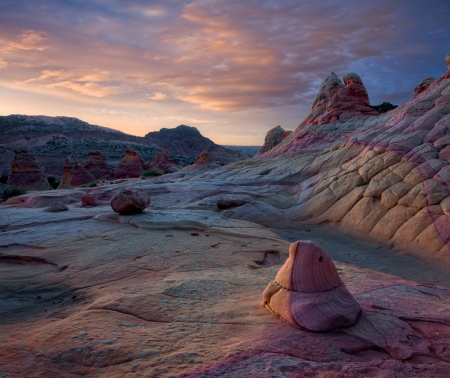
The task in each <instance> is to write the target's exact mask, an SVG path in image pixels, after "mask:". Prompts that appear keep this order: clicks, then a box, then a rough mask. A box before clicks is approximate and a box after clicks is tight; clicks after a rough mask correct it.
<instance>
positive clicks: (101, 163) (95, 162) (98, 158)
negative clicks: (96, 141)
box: [84, 150, 113, 180]
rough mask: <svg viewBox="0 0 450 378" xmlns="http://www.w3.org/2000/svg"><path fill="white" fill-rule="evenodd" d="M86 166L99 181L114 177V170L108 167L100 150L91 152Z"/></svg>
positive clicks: (85, 163)
mask: <svg viewBox="0 0 450 378" xmlns="http://www.w3.org/2000/svg"><path fill="white" fill-rule="evenodd" d="M84 166H85V168H86V169H87V170H88V171H89V173H91V174H92V175H93V176H94V177H95V178H96V179H97V180H98V179H100V178H110V177H112V173H113V170H112V169H111V168H110V166H109V165H108V162H107V161H106V157H105V155H104V154H103V153H102V152H101V151H99V150H96V151H90V152H89V154H88V158H87V159H86V160H85V161H84Z"/></svg>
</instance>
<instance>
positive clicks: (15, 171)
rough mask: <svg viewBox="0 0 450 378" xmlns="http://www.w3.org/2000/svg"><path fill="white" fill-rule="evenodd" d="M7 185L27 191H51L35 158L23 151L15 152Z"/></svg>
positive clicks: (17, 150)
mask: <svg viewBox="0 0 450 378" xmlns="http://www.w3.org/2000/svg"><path fill="white" fill-rule="evenodd" d="M7 184H8V185H11V186H19V187H21V188H23V189H27V190H48V189H51V188H50V184H49V183H48V181H47V179H46V177H45V176H44V173H43V172H42V169H41V168H40V167H39V165H38V163H37V162H36V159H35V158H34V156H33V155H32V154H29V153H28V151H27V150H23V149H16V150H14V159H13V160H12V162H11V168H10V171H9V176H8V182H7Z"/></svg>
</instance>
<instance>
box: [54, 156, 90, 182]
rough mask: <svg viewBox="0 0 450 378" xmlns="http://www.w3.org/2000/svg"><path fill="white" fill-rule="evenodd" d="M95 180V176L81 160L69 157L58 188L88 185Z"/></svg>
mask: <svg viewBox="0 0 450 378" xmlns="http://www.w3.org/2000/svg"><path fill="white" fill-rule="evenodd" d="M94 181H95V176H94V175H93V174H92V173H90V172H88V170H87V169H86V167H85V166H84V165H83V164H82V163H80V162H79V161H77V160H75V159H72V158H67V159H66V161H65V162H64V169H63V173H62V177H61V182H60V184H59V186H58V189H68V188H73V187H77V186H81V185H87V184H90V183H92V182H94Z"/></svg>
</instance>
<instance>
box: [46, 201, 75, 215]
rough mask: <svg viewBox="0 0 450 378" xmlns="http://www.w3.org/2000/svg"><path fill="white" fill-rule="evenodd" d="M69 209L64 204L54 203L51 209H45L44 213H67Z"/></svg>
mask: <svg viewBox="0 0 450 378" xmlns="http://www.w3.org/2000/svg"><path fill="white" fill-rule="evenodd" d="M67 210H69V207H68V206H67V205H64V204H63V203H62V202H52V203H51V204H50V206H49V207H47V208H45V209H44V211H47V212H49V213H56V212H58V211H67Z"/></svg>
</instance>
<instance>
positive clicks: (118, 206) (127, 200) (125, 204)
mask: <svg viewBox="0 0 450 378" xmlns="http://www.w3.org/2000/svg"><path fill="white" fill-rule="evenodd" d="M148 205H150V196H149V195H148V194H147V193H145V192H144V191H142V190H141V189H135V188H128V189H121V190H120V191H119V192H117V193H116V194H115V195H114V197H113V198H112V199H111V207H112V209H113V210H114V211H115V212H116V213H120V214H137V213H140V212H142V210H144V209H145V208H146V207H147V206H148Z"/></svg>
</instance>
